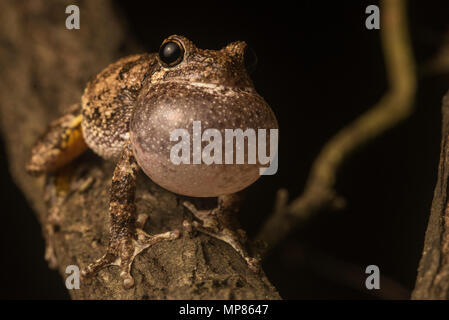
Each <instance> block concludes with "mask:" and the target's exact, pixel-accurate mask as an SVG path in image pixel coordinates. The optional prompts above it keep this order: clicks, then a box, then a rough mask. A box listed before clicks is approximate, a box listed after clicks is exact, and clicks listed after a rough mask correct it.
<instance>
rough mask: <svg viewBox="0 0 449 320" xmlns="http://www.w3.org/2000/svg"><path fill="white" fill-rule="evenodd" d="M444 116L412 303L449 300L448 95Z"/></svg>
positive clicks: (448, 96)
mask: <svg viewBox="0 0 449 320" xmlns="http://www.w3.org/2000/svg"><path fill="white" fill-rule="evenodd" d="M442 114H443V122H442V138H441V153H440V164H439V166H438V180H437V184H436V187H435V191H434V196H433V201H432V207H431V210H430V218H429V222H428V226H427V231H426V237H425V242H424V250H423V255H422V258H421V262H420V264H419V269H418V277H417V280H416V285H415V289H414V291H413V293H412V299H449V197H448V194H449V185H448V179H449V94H446V96H445V97H444V99H443V108H442Z"/></svg>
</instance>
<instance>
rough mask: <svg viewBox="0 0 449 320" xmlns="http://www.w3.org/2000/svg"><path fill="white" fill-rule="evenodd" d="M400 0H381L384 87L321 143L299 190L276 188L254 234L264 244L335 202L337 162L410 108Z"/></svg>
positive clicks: (410, 69) (410, 75) (411, 85)
mask: <svg viewBox="0 0 449 320" xmlns="http://www.w3.org/2000/svg"><path fill="white" fill-rule="evenodd" d="M405 7H406V0H383V1H382V2H381V32H380V34H381V40H382V47H383V53H384V59H385V64H386V71H387V76H388V82H389V90H388V91H387V92H386V93H385V94H384V96H383V97H382V98H381V99H380V101H379V102H378V103H377V104H375V105H374V106H373V107H372V108H371V109H370V110H368V111H367V112H365V113H364V114H362V115H361V116H359V117H358V118H357V119H356V120H355V121H354V122H352V123H351V124H349V125H348V126H347V127H345V128H343V129H342V130H341V131H340V132H338V133H337V134H336V135H335V136H334V137H332V138H331V139H330V140H329V141H328V142H327V143H326V144H325V145H324V147H323V148H322V150H321V152H320V154H319V155H318V157H317V158H316V159H315V162H314V163H313V165H312V169H311V172H310V175H309V177H308V180H307V183H306V187H305V190H304V192H303V194H302V195H300V196H299V197H298V198H296V199H294V200H293V201H292V202H290V203H289V204H288V203H287V201H285V198H286V196H285V193H286V191H285V190H280V191H279V193H278V198H277V199H278V201H277V203H276V206H275V207H276V209H275V210H274V212H273V214H272V215H271V216H270V217H269V219H268V220H267V221H266V223H265V224H264V226H263V227H262V229H261V231H260V233H259V235H258V236H257V239H258V240H262V241H265V242H266V243H267V245H268V249H270V248H273V247H274V246H275V245H276V244H278V243H279V242H280V241H281V240H282V239H283V238H284V237H285V236H286V235H287V234H288V233H289V232H290V231H291V230H292V229H293V228H294V227H295V226H297V225H298V224H299V223H301V222H303V221H305V220H307V219H308V218H309V217H310V216H311V215H312V214H313V213H316V212H318V211H321V210H323V209H324V208H336V209H338V208H341V207H342V206H343V205H344V200H342V199H341V198H340V197H339V196H338V195H337V194H336V192H335V191H334V186H335V181H336V176H337V172H338V170H339V168H340V167H341V165H342V163H343V162H344V161H345V160H346V159H348V157H349V156H350V155H351V154H352V152H353V151H354V150H356V149H357V148H359V147H360V146H362V145H364V144H366V143H367V142H369V141H370V140H372V139H374V138H376V137H378V136H379V135H380V134H382V133H384V132H385V131H386V130H388V129H390V128H392V127H394V126H395V125H397V124H398V123H399V122H400V121H401V120H403V119H405V118H407V117H408V116H409V115H410V114H411V113H412V112H413V101H414V96H415V91H416V85H417V79H416V70H415V68H416V67H415V62H414V59H413V53H412V48H411V44H410V39H409V34H408V27H407V21H406V20H407V19H406V8H405Z"/></svg>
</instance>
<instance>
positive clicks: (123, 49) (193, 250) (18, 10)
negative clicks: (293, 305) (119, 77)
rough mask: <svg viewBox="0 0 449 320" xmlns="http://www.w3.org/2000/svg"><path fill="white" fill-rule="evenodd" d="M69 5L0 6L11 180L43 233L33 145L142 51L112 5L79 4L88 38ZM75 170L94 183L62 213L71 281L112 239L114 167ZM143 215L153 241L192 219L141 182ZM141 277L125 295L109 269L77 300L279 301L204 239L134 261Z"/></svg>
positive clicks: (61, 242)
mask: <svg viewBox="0 0 449 320" xmlns="http://www.w3.org/2000/svg"><path fill="white" fill-rule="evenodd" d="M69 4H72V1H55V0H51V1H49V0H45V1H44V0H33V1H26V2H25V1H23V2H22V1H14V0H4V1H2V2H1V4H0V96H1V99H0V115H1V130H2V133H3V139H4V141H5V145H6V151H7V154H8V159H9V165H10V170H11V173H12V176H13V178H14V179H15V181H16V183H17V185H18V186H19V187H20V188H21V189H22V190H23V193H24V194H25V196H26V198H27V199H28V201H29V203H30V205H31V206H32V207H33V208H34V209H35V211H36V213H37V215H38V218H39V220H40V222H41V223H42V224H44V223H45V221H46V219H47V215H48V208H47V207H46V205H45V203H44V200H43V192H44V190H43V186H44V179H43V178H40V179H34V178H31V177H29V176H27V175H26V173H25V172H24V164H25V162H26V159H27V157H28V155H29V153H30V148H31V145H32V144H33V142H34V141H35V139H36V138H37V137H38V135H39V134H41V133H42V132H43V130H44V128H45V127H46V125H47V124H48V123H49V122H50V121H51V120H53V119H55V118H56V117H57V116H58V115H59V114H61V113H62V111H63V110H64V109H65V108H67V107H69V106H70V105H72V104H73V103H76V102H78V101H79V99H80V96H81V93H82V90H83V87H84V85H85V83H86V82H87V80H88V78H89V77H90V76H92V75H94V74H95V73H96V72H98V71H100V70H101V69H102V68H104V67H105V66H106V65H107V64H109V63H111V62H113V61H114V60H115V59H117V58H118V57H120V56H123V55H124V54H127V53H130V51H131V50H130V48H137V47H136V46H134V45H133V43H132V41H131V40H130V39H129V35H128V34H127V32H126V26H124V24H123V23H121V21H122V20H123V19H121V17H120V16H119V13H118V12H117V11H116V10H115V8H114V7H113V6H112V5H111V3H110V2H109V1H106V0H96V1H77V3H76V4H77V5H79V7H80V9H81V29H80V30H67V29H66V28H65V19H66V17H67V15H66V14H65V8H66V6H67V5H69ZM138 51H139V50H138ZM138 51H136V50H133V53H137V52H138ZM140 51H141V50H140ZM77 167H78V169H77V170H76V174H75V177H74V179H75V180H80V181H90V183H87V184H84V185H82V184H79V187H78V188H75V189H74V190H72V192H71V194H70V196H69V197H68V198H67V199H66V201H64V203H62V204H61V205H60V207H59V209H60V212H61V221H60V224H59V229H58V230H57V232H56V236H55V241H56V242H55V243H56V254H57V258H58V269H59V272H60V273H61V275H63V276H64V275H65V273H64V272H65V268H66V266H67V265H71V264H75V265H79V266H81V267H84V266H85V265H86V264H87V263H89V262H92V261H93V260H94V259H96V258H98V257H100V256H101V255H102V253H103V252H104V251H105V245H106V244H107V238H108V228H109V227H108V226H109V223H108V214H107V208H108V199H109V196H108V191H109V188H110V181H111V177H112V170H113V164H111V163H107V162H105V161H103V160H101V159H99V158H98V157H96V156H94V155H93V154H89V153H88V154H87V155H85V156H83V157H82V158H81V159H79V160H78V161H77ZM137 209H138V211H139V212H145V213H149V216H150V218H149V223H147V228H146V229H145V230H146V231H147V232H149V233H158V232H163V231H167V230H172V229H174V228H178V229H179V228H181V225H182V221H183V219H185V218H186V217H187V216H188V213H187V211H186V209H184V208H183V207H182V205H181V201H179V198H178V197H177V196H176V195H174V194H172V193H169V192H167V191H165V190H163V189H161V188H160V187H158V186H156V185H154V184H153V183H152V182H151V181H150V180H149V179H148V178H146V177H145V176H144V175H140V176H139V179H138V189H137ZM133 275H134V277H135V279H136V286H135V287H134V288H133V289H130V290H125V289H123V287H122V284H121V281H120V278H119V274H118V268H115V267H109V268H107V269H105V270H103V271H101V272H100V273H99V276H98V277H96V278H94V279H93V280H92V281H89V282H82V285H81V289H80V290H71V291H70V294H71V296H72V298H75V299H145V298H147V299H173V298H175V299H279V298H280V297H279V294H278V293H277V291H276V289H275V288H274V287H273V286H272V285H271V284H270V282H269V281H268V280H267V278H266V277H265V275H264V274H263V273H261V274H255V273H252V272H251V271H250V270H249V269H248V268H247V266H246V264H245V262H244V261H243V259H241V258H240V257H239V256H238V254H237V253H236V252H234V251H233V250H232V249H231V247H230V246H228V245H227V244H225V243H223V242H221V241H218V240H215V239H212V238H210V237H208V236H206V235H202V234H198V235H194V236H189V235H188V234H183V236H182V237H181V238H180V239H178V240H175V241H171V242H163V243H159V244H157V245H155V246H154V247H152V248H150V250H147V251H146V252H145V253H143V254H141V255H139V256H138V257H137V258H136V260H135V262H134V264H133Z"/></svg>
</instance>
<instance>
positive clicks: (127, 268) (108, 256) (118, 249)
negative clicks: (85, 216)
mask: <svg viewBox="0 0 449 320" xmlns="http://www.w3.org/2000/svg"><path fill="white" fill-rule="evenodd" d="M179 235H180V232H179V231H178V230H174V231H168V232H164V233H160V234H157V235H153V236H152V235H149V234H147V233H146V232H145V231H143V230H142V229H136V233H135V235H124V236H121V237H120V238H118V239H113V240H111V241H110V242H109V246H108V248H107V250H106V253H105V254H104V255H103V256H102V257H101V258H100V259H98V260H97V261H95V262H94V263H91V264H89V265H88V266H87V268H86V269H85V270H83V271H82V275H83V277H90V276H92V275H94V274H95V273H97V272H98V271H100V270H101V269H103V268H105V267H107V266H111V265H114V266H119V267H120V277H121V278H122V280H123V286H124V287H125V289H129V288H131V287H133V286H134V278H133V277H132V275H131V265H132V263H133V261H134V258H135V257H136V256H137V255H138V254H139V253H141V252H142V251H143V250H145V249H146V248H148V247H150V246H152V245H154V244H156V243H158V242H160V241H165V240H174V239H177V238H178V237H179Z"/></svg>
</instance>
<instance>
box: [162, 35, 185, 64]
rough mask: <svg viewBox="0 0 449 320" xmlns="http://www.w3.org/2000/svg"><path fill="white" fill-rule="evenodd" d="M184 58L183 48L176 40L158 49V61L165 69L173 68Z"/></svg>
mask: <svg viewBox="0 0 449 320" xmlns="http://www.w3.org/2000/svg"><path fill="white" fill-rule="evenodd" d="M183 58H184V47H183V46H182V44H181V43H179V42H178V41H176V40H170V41H167V42H165V43H163V44H162V46H161V48H160V49H159V59H161V61H162V63H163V64H165V67H173V66H176V65H177V64H179V63H180V62H181V61H182V59H183Z"/></svg>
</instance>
